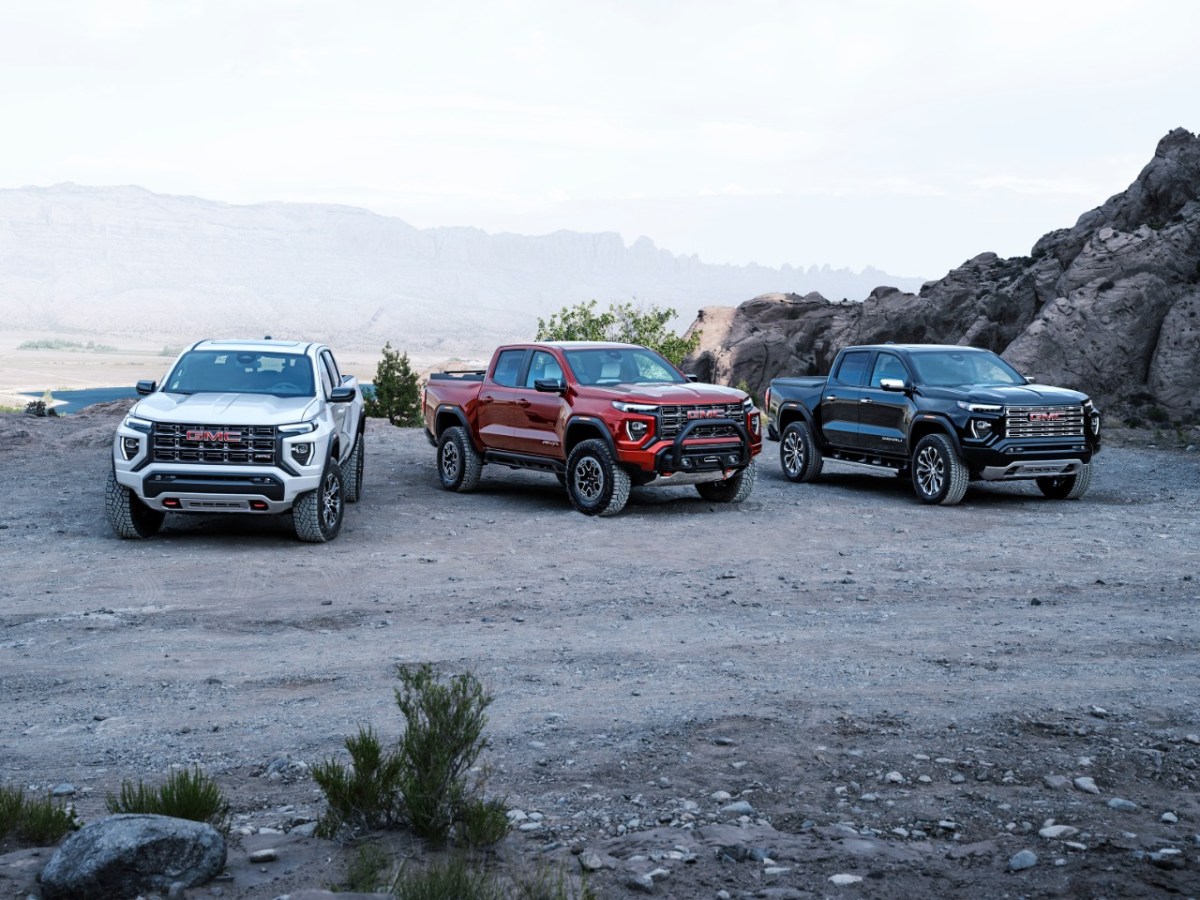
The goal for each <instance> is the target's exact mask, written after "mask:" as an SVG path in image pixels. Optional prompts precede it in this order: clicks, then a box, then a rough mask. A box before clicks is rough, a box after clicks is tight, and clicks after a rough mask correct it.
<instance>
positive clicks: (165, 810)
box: [105, 767, 229, 832]
mask: <svg viewBox="0 0 1200 900" xmlns="http://www.w3.org/2000/svg"><path fill="white" fill-rule="evenodd" d="M105 805H106V806H107V808H108V811H109V812H110V813H114V814H116V813H148V814H151V815H157V816H171V817H173V818H176V819H190V820H191V821H193V822H207V823H208V824H209V825H212V826H213V827H214V828H217V829H218V830H220V831H223V832H225V831H228V830H229V803H228V802H226V800H225V797H224V795H222V793H221V789H220V788H219V787H217V785H216V783H215V782H213V781H212V780H211V779H210V778H209V777H208V776H207V775H205V774H204V773H203V772H202V771H200V768H199V767H196V768H194V769H193V770H192V771H191V772H189V771H187V770H186V769H180V770H179V771H176V772H172V773H171V774H170V775H169V776H167V781H166V783H165V784H163V785H161V786H159V787H157V788H155V787H149V786H147V785H145V784H143V783H142V782H141V781H140V780H139V781H138V783H137V786H136V787H135V786H134V784H133V782H130V781H123V782H121V793H120V795H119V796H118V795H114V794H109V795H108V797H107V798H106V800H105Z"/></svg>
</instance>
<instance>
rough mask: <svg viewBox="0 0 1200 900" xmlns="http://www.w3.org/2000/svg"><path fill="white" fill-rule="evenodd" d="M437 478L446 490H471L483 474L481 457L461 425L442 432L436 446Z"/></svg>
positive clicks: (475, 486) (477, 485)
mask: <svg viewBox="0 0 1200 900" xmlns="http://www.w3.org/2000/svg"><path fill="white" fill-rule="evenodd" d="M437 470H438V478H440V479H441V481H442V487H444V488H445V489H446V490H448V491H458V492H460V493H462V492H465V491H473V490H475V488H477V487H479V478H480V476H481V475H482V474H483V457H482V456H480V455H479V451H478V450H476V449H475V445H474V444H472V443H471V437H470V435H468V434H467V432H466V429H464V428H463V427H462V426H461V425H455V426H454V427H453V428H447V429H446V430H445V431H443V432H442V437H441V439H440V440H439V441H438V448H437Z"/></svg>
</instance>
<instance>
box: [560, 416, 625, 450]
mask: <svg viewBox="0 0 1200 900" xmlns="http://www.w3.org/2000/svg"><path fill="white" fill-rule="evenodd" d="M580 426H582V427H583V428H584V429H586V430H587V431H589V432H590V431H598V432H600V437H601V439H603V441H604V442H605V443H606V444H608V449H609V450H610V451H612V455H613V459H619V458H620V457H618V456H617V442H616V441H614V440H613V436H612V434H611V433H610V432H609V430H608V426H606V425H605V424H604V420H603V419H600V418H598V417H597V416H587V415H577V416H571V418H569V419H567V427H566V428H564V429H563V459H566V458H567V457H568V456H570V455H571V451H572V450H573V449H574V448H575V444H578V443H579V441H575V442H574V443H572V442H570V437H571V432H572V430H574V429H576V428H578V427H580ZM583 440H587V438H583Z"/></svg>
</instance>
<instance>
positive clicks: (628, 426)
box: [625, 419, 650, 441]
mask: <svg viewBox="0 0 1200 900" xmlns="http://www.w3.org/2000/svg"><path fill="white" fill-rule="evenodd" d="M625 433H626V434H627V435H629V439H630V440H631V441H640V440H641V439H642V438H644V437H645V436H646V435H647V434H649V433H650V423H649V422H644V421H642V420H641V419H628V420H626V422H625Z"/></svg>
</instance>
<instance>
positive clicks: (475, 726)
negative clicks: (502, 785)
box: [313, 664, 508, 846]
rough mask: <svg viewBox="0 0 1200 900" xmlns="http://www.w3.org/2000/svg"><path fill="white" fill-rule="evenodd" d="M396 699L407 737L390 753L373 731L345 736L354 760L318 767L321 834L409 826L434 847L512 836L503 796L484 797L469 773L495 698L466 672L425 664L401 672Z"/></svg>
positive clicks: (480, 779)
mask: <svg viewBox="0 0 1200 900" xmlns="http://www.w3.org/2000/svg"><path fill="white" fill-rule="evenodd" d="M398 675H399V677H400V681H401V686H400V688H398V689H397V690H396V692H395V697H396V704H397V706H399V707H400V712H401V713H402V714H403V715H404V719H405V723H406V727H405V730H404V735H403V736H402V737H401V738H400V740H399V741H398V742H397V743H396V746H395V748H394V749H392V750H385V749H384V747H383V745H382V744H381V743H380V740H379V738H378V737H377V736H376V734H375V732H374V730H373V729H371V728H369V727H362V726H360V727H359V730H358V735H357V736H356V737H352V738H347V739H346V749H347V751H349V754H350V765H349V766H346V765H344V764H342V763H340V762H338V761H337V760H334V759H329V760H325V761H324V762H322V763H319V764H318V765H317V766H315V767H314V768H313V778H314V780H316V782H317V785H318V786H319V787H320V788H321V790H322V791H323V792H324V793H325V799H326V801H327V803H328V808H327V810H326V813H325V815H324V816H322V818H321V822H320V824H319V825H318V832H317V833H318V834H319V835H321V836H322V837H333V836H335V835H337V834H338V833H339V832H347V833H349V834H355V833H360V832H362V831H365V830H371V829H376V828H395V827H400V826H405V827H407V828H409V829H411V830H412V831H413V832H414V833H415V834H417V835H418V836H420V837H422V838H424V839H425V840H427V841H429V842H430V843H432V844H435V845H439V846H440V845H442V844H445V843H447V842H448V841H449V840H450V839H451V838H452V837H453V838H457V840H458V841H459V842H460V843H462V844H465V845H467V846H490V845H491V844H494V843H497V842H498V841H500V840H501V839H502V838H503V837H504V835H505V834H507V833H508V819H507V817H506V815H505V808H504V804H503V802H502V801H498V800H491V801H485V800H483V799H482V792H483V782H484V777H483V776H482V775H478V774H477V775H476V776H475V777H474V778H473V779H472V778H469V777H468V776H469V775H470V773H471V769H472V767H473V766H474V765H475V762H476V760H478V758H479V755H480V753H482V752H483V750H484V748H485V747H486V746H487V740H486V738H484V736H483V729H484V726H485V725H486V724H487V715H486V710H487V707H488V705H489V704H491V702H492V696H491V695H490V694H488V693H487V692H486V691H485V690H484V688H483V685H482V684H480V682H479V680H478V679H477V678H476V677H475V676H474V675H471V674H469V673H467V674H463V675H458V676H456V677H453V678H450V679H448V680H445V681H443V680H442V679H441V678H439V677H438V676H437V675H436V674H434V671H433V668H432V667H431V666H429V665H428V664H426V665H423V666H419V667H417V668H408V667H404V666H401V667H400V668H399V669H398Z"/></svg>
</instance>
